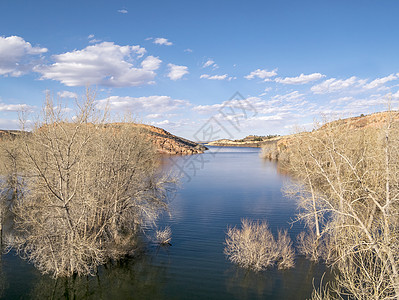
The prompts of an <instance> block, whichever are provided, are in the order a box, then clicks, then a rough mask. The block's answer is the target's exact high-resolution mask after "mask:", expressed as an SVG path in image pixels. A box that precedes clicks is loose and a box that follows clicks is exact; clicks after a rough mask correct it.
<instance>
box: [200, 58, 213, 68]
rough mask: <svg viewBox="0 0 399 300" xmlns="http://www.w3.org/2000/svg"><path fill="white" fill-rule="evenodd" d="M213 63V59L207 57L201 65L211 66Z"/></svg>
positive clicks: (204, 66)
mask: <svg viewBox="0 0 399 300" xmlns="http://www.w3.org/2000/svg"><path fill="white" fill-rule="evenodd" d="M213 64H215V61H213V60H212V59H208V60H207V61H206V62H204V64H203V65H202V67H203V68H206V67H210V66H212V65H213Z"/></svg>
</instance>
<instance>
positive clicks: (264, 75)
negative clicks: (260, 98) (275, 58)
mask: <svg viewBox="0 0 399 300" xmlns="http://www.w3.org/2000/svg"><path fill="white" fill-rule="evenodd" d="M276 75H277V69H274V70H272V71H268V70H261V69H256V70H255V71H252V72H251V73H250V74H249V75H247V76H244V78H246V79H254V78H256V77H258V78H260V79H264V80H265V81H269V80H270V78H271V77H274V76H276Z"/></svg>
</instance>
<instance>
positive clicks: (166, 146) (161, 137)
mask: <svg viewBox="0 0 399 300" xmlns="http://www.w3.org/2000/svg"><path fill="white" fill-rule="evenodd" d="M138 126H140V127H141V128H142V129H143V130H144V132H147V133H148V135H149V136H150V139H151V140H152V141H153V142H154V144H155V146H156V148H157V149H158V151H159V152H161V153H166V154H174V155H176V154H177V155H189V154H199V153H204V151H205V150H208V148H207V147H205V146H204V145H201V144H198V143H195V142H193V141H190V140H187V139H184V138H182V137H178V136H175V135H173V134H171V133H170V132H168V131H166V130H164V129H162V128H159V127H155V126H151V125H144V124H138Z"/></svg>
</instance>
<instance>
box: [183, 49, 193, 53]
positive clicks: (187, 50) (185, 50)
mask: <svg viewBox="0 0 399 300" xmlns="http://www.w3.org/2000/svg"><path fill="white" fill-rule="evenodd" d="M184 52H188V53H192V52H193V50H192V49H190V48H187V49H184Z"/></svg>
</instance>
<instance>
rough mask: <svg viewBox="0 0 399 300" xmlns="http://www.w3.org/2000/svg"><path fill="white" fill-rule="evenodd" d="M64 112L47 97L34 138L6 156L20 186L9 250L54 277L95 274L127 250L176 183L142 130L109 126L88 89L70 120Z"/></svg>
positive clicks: (163, 205)
mask: <svg viewBox="0 0 399 300" xmlns="http://www.w3.org/2000/svg"><path fill="white" fill-rule="evenodd" d="M61 107H62V106H61V105H54V103H53V102H52V100H51V99H50V98H48V99H47V101H46V104H45V106H44V108H43V112H42V116H41V120H40V121H39V122H38V123H37V124H36V126H35V128H34V129H33V130H32V133H31V134H29V135H25V136H23V138H21V139H18V140H17V141H16V142H18V143H19V147H18V149H19V152H18V156H17V158H14V157H13V156H12V155H8V156H7V159H8V163H9V165H10V166H12V164H16V165H17V168H16V169H17V171H18V178H20V180H19V181H20V182H21V183H22V184H21V189H20V191H19V192H18V193H20V194H21V196H20V197H17V198H16V199H15V203H14V204H13V213H14V214H15V224H16V226H15V228H16V230H17V233H16V237H15V238H14V239H12V240H13V241H14V244H13V247H14V248H15V249H16V250H17V251H18V253H19V254H20V255H21V256H22V257H24V258H26V259H28V260H29V261H31V262H33V264H34V265H35V266H36V267H37V268H38V269H39V270H40V271H42V272H43V273H50V274H52V275H54V276H55V277H59V276H70V275H72V274H79V275H86V274H93V273H94V272H95V271H96V268H97V266H99V265H101V264H103V263H104V262H106V261H107V260H109V259H118V258H120V257H121V256H124V255H127V254H130V253H132V251H134V250H135V249H136V247H137V242H136V237H137V232H138V231H139V230H140V228H141V227H142V226H143V225H145V224H148V223H151V224H152V223H154V222H155V220H156V218H157V216H158V214H159V213H160V212H162V211H164V210H165V209H167V198H166V197H167V193H168V187H169V186H170V184H171V183H173V179H171V178H170V177H168V176H165V175H163V174H161V173H160V172H159V170H158V158H157V155H156V152H155V149H154V148H153V145H152V143H151V142H150V141H148V140H147V138H146V135H145V134H142V132H141V131H140V129H139V127H137V126H131V124H127V123H118V124H107V123H106V119H105V116H104V114H101V113H100V112H99V111H97V110H96V108H95V102H94V95H93V94H92V93H90V91H88V92H87V94H86V99H85V101H83V102H82V103H78V108H77V111H76V112H75V118H74V119H73V120H69V119H68V117H67V116H66V115H65V114H64V110H62V108H61ZM17 188H18V186H17ZM18 193H17V194H18Z"/></svg>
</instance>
